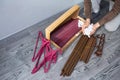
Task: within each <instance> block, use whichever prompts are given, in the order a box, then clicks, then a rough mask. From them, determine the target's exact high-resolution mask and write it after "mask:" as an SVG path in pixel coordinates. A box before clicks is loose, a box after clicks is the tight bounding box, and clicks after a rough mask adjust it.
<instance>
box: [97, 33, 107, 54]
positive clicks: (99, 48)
mask: <svg viewBox="0 0 120 80" xmlns="http://www.w3.org/2000/svg"><path fill="white" fill-rule="evenodd" d="M97 38H99V43H98V45H97V50H96V52H95V54H96V55H97V56H102V51H103V47H104V43H105V34H104V33H103V34H101V35H98V36H97Z"/></svg>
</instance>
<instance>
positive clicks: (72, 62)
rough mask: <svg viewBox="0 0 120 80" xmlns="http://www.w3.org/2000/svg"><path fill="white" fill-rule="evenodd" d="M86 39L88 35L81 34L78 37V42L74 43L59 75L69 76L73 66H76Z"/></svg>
mask: <svg viewBox="0 0 120 80" xmlns="http://www.w3.org/2000/svg"><path fill="white" fill-rule="evenodd" d="M87 41H88V37H87V36H84V35H82V36H81V38H80V39H79V41H78V43H77V44H76V46H75V48H74V49H73V51H72V53H71V55H70V56H69V58H68V60H67V62H66V64H65V65H64V67H63V69H62V72H61V74H60V75H61V76H70V75H71V73H72V71H73V69H74V67H75V66H76V64H77V62H78V61H79V59H80V56H81V53H82V51H83V49H84V47H85V45H86V43H87Z"/></svg>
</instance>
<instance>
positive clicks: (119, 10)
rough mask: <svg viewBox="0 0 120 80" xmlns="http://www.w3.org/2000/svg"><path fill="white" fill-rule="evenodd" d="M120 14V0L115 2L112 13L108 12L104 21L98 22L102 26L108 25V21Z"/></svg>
mask: <svg viewBox="0 0 120 80" xmlns="http://www.w3.org/2000/svg"><path fill="white" fill-rule="evenodd" d="M119 13H120V0H115V3H114V5H113V8H112V10H111V11H110V12H108V13H107V14H106V15H105V16H104V17H103V18H102V19H100V20H99V21H98V22H99V24H100V25H103V24H105V23H107V22H108V21H110V20H112V19H113V18H114V17H116V16H117V15H118V14H119Z"/></svg>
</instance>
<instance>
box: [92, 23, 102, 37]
mask: <svg viewBox="0 0 120 80" xmlns="http://www.w3.org/2000/svg"><path fill="white" fill-rule="evenodd" d="M99 27H100V24H99V23H98V22H97V23H96V24H94V25H93V28H92V31H91V32H90V35H93V34H94V33H95V32H96V30H97V29H98V28H99Z"/></svg>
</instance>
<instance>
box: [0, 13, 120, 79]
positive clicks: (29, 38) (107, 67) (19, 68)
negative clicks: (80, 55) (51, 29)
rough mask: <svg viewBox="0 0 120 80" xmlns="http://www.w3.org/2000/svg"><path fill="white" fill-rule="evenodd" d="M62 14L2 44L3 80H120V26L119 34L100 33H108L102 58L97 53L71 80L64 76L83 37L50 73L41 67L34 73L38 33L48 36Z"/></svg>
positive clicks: (0, 45)
mask: <svg viewBox="0 0 120 80" xmlns="http://www.w3.org/2000/svg"><path fill="white" fill-rule="evenodd" d="M62 13H63V12H61V13H59V14H57V15H54V16H52V17H51V18H49V19H47V20H45V21H43V22H40V23H38V24H36V25H33V26H31V27H30V28H28V29H26V30H24V31H23V32H20V33H19V34H16V35H13V36H11V37H9V38H7V39H5V40H3V41H1V42H0V80H120V76H119V75H120V27H119V29H118V30H117V31H115V32H107V31H106V30H105V29H104V27H101V28H100V29H99V30H98V31H97V33H96V34H100V33H105V34H106V40H105V45H104V50H103V55H102V57H97V56H95V55H94V54H93V55H92V57H91V59H90V61H89V63H88V64H84V63H83V62H79V63H78V64H77V66H76V67H75V69H74V72H73V73H72V75H71V76H70V77H61V76H60V73H61V69H62V68H63V66H64V64H65V62H66V60H67V59H68V57H69V55H70V53H71V52H72V50H73V48H74V47H75V45H76V43H77V41H78V39H79V38H78V39H76V40H75V41H74V42H73V43H72V44H71V45H70V46H69V47H68V48H67V49H66V51H65V52H64V53H63V55H59V57H58V60H57V63H56V64H52V66H51V68H50V70H49V72H48V73H44V71H43V68H41V69H40V70H39V71H38V72H37V73H35V74H31V70H32V68H33V66H34V65H35V63H33V62H32V61H31V59H32V56H33V50H34V46H35V41H36V36H37V33H38V31H39V30H41V31H42V32H43V33H44V30H45V28H46V27H47V26H48V25H49V24H51V23H52V22H53V21H54V20H55V19H56V18H58V17H59V16H60V15H61V14H62Z"/></svg>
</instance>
